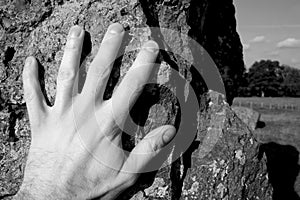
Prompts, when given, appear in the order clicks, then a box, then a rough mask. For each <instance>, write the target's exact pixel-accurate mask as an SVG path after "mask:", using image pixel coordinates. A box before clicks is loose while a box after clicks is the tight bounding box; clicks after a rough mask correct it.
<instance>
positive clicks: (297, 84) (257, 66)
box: [238, 60, 300, 97]
mask: <svg viewBox="0 0 300 200" xmlns="http://www.w3.org/2000/svg"><path fill="white" fill-rule="evenodd" d="M238 96H240V97H250V96H257V97H300V70H299V69H296V68H292V67H290V66H287V65H280V63H279V62H278V61H271V60H261V61H259V62H255V63H254V64H253V65H252V66H251V67H250V68H249V70H247V71H245V72H244V74H243V77H242V78H241V80H240V87H239V89H238Z"/></svg>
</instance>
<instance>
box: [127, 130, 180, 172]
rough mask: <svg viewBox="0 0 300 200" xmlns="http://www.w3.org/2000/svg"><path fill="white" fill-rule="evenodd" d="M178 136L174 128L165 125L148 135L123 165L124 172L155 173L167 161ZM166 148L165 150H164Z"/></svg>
mask: <svg viewBox="0 0 300 200" xmlns="http://www.w3.org/2000/svg"><path fill="white" fill-rule="evenodd" d="M175 135H176V129H175V127H174V126H171V125H165V126H161V127H158V128H156V129H154V130H153V131H151V132H150V133H148V134H147V135H146V136H145V137H144V138H143V139H142V140H141V141H140V142H139V143H138V144H137V145H136V147H135V148H134V149H133V150H132V151H131V153H130V154H129V157H128V159H127V160H126V162H125V163H124V165H123V168H122V171H124V172H129V173H144V172H149V171H155V170H157V169H159V168H160V167H161V165H162V164H163V162H164V161H165V160H166V159H167V157H168V154H169V153H170V149H171V148H168V147H170V146H171V145H167V144H169V143H170V142H171V141H172V139H173V138H174V136H175ZM164 147H165V148H164Z"/></svg>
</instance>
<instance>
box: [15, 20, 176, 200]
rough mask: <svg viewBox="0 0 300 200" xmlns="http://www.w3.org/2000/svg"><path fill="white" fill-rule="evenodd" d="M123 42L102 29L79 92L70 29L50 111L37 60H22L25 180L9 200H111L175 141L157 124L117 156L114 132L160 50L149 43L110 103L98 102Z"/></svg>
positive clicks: (78, 40)
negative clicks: (27, 140) (27, 139)
mask: <svg viewBox="0 0 300 200" xmlns="http://www.w3.org/2000/svg"><path fill="white" fill-rule="evenodd" d="M123 36H124V30H123V28H122V26H121V25H120V24H113V25H111V26H110V27H109V28H108V31H107V33H106V34H105V36H104V39H103V42H102V44H101V47H100V49H99V52H98V54H97V55H96V56H95V58H94V60H93V62H92V63H91V66H90V67H89V70H88V73H87V78H86V81H85V84H84V87H83V89H82V92H81V93H80V94H78V91H77V87H76V86H77V85H78V83H77V81H78V78H77V77H78V76H77V72H78V68H79V62H80V56H81V49H82V45H83V38H84V31H83V30H82V28H80V27H79V26H75V27H72V28H71V30H70V33H69V36H68V41H67V44H66V47H65V52H64V56H63V59H62V62H61V66H60V69H59V73H58V78H57V93H56V99H55V104H54V105H53V106H52V107H49V106H47V104H46V101H45V98H44V96H43V94H42V92H41V88H40V84H39V80H38V64H37V61H36V60H35V58H33V57H29V58H27V60H26V64H25V67H24V71H23V83H24V98H25V100H26V105H27V109H28V114H29V119H30V126H31V133H32V141H31V147H30V151H29V155H28V159H27V165H26V168H25V174H24V181H23V184H22V186H21V189H20V191H19V192H18V193H17V195H16V197H15V199H90V198H99V199H114V198H116V197H117V196H118V195H119V194H120V193H121V192H122V191H123V190H125V189H126V188H128V187H129V186H131V185H133V184H134V182H135V181H136V179H137V177H138V174H139V173H141V172H143V170H144V169H145V167H146V166H147V165H148V164H152V162H154V159H155V158H156V157H158V156H160V154H161V153H162V151H161V149H162V148H163V147H164V146H165V145H166V144H168V143H169V142H170V141H171V140H172V138H173V137H174V136H175V132H176V131H175V128H174V127H173V126H170V125H166V126H162V127H159V128H157V129H155V130H153V131H151V132H150V133H149V134H148V135H147V136H146V137H145V138H144V139H143V140H142V141H141V142H140V143H138V145H137V146H136V147H135V148H134V149H133V151H132V152H131V153H130V154H129V155H128V156H126V155H125V153H124V151H123V150H122V141H121V132H122V131H121V129H120V127H119V126H120V125H122V124H123V123H124V121H125V119H126V117H127V115H128V109H129V108H130V107H131V106H132V105H133V104H134V102H135V100H136V99H137V98H138V96H139V94H140V93H141V91H142V88H143V85H144V84H146V83H147V80H148V77H149V75H150V73H151V70H152V68H153V66H154V62H155V60H156V57H157V54H158V45H157V44H156V43H155V42H153V41H148V42H147V43H146V44H145V45H144V46H143V48H142V50H141V51H140V53H139V54H138V56H137V58H136V60H135V62H134V64H133V66H132V68H131V69H130V70H129V71H128V72H127V74H126V76H125V77H124V79H123V81H122V82H121V84H120V85H119V86H118V88H117V89H116V91H115V92H114V94H113V96H112V98H111V99H109V100H105V101H104V100H103V93H104V91H105V88H106V84H107V81H108V78H109V75H110V72H111V68H112V63H113V61H114V60H115V58H116V56H117V52H118V50H119V47H120V45H121V42H122V39H123ZM126 102H129V103H128V106H129V107H128V106H127V104H126ZM121 128H122V127H121ZM156 164H157V163H156ZM159 164H160V165H161V164H162V163H159Z"/></svg>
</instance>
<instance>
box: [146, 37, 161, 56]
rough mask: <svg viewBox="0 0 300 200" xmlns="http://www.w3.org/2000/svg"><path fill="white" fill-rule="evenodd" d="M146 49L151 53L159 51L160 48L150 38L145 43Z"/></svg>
mask: <svg viewBox="0 0 300 200" xmlns="http://www.w3.org/2000/svg"><path fill="white" fill-rule="evenodd" d="M144 49H145V50H147V51H149V52H151V53H157V52H158V50H159V46H158V44H157V43H156V42H154V41H152V40H150V41H148V42H147V43H146V44H145V45H144Z"/></svg>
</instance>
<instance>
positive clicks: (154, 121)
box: [0, 0, 272, 200]
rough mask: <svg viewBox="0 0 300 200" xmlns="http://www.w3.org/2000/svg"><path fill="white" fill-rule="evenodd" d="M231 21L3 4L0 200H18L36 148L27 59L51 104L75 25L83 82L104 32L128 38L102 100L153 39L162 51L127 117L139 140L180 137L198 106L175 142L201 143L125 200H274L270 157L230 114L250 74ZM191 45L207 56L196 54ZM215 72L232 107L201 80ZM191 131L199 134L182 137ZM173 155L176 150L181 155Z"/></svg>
mask: <svg viewBox="0 0 300 200" xmlns="http://www.w3.org/2000/svg"><path fill="white" fill-rule="evenodd" d="M234 14H235V11H234V6H233V3H232V0H226V1H217V0H213V1H208V0H201V1H198V0H182V1H178V0H168V1H167V0H139V1H138V0H134V1H131V0H121V1H117V0H112V1H96V0H72V1H64V0H60V1H54V0H31V1H27V0H5V1H1V2H0V56H1V57H0V72H1V74H0V88H1V93H0V109H1V111H0V119H1V122H0V138H1V142H0V147H1V149H0V162H1V165H0V169H1V176H0V197H9V196H12V195H14V194H15V193H16V192H17V190H18V187H19V186H20V184H21V182H22V176H23V171H24V166H25V160H26V156H27V153H28V149H29V146H30V139H31V138H30V137H31V136H30V129H29V124H28V116H27V111H26V108H25V102H24V99H23V88H22V76H21V74H22V69H23V63H24V60H25V57H26V56H29V55H33V56H35V57H36V58H37V59H38V60H39V62H40V64H41V65H40V71H41V80H40V81H41V83H42V87H43V88H44V92H45V94H46V95H47V97H48V99H49V103H53V102H54V99H55V92H56V75H57V71H58V67H59V63H60V60H61V58H62V54H63V48H64V44H65V42H66V36H67V33H68V31H69V28H70V27H71V26H72V25H75V24H78V25H80V26H82V27H83V28H84V29H85V31H86V35H87V36H88V37H87V38H86V42H87V44H86V45H85V46H84V50H83V55H82V65H81V66H82V68H81V72H82V73H83V74H84V73H86V70H88V66H89V64H90V62H91V60H92V59H93V57H94V56H95V54H96V52H97V50H98V48H99V45H100V42H101V40H102V37H103V34H104V32H105V30H106V29H107V27H108V26H109V24H111V23H112V22H117V21H118V22H120V23H121V24H122V25H123V26H124V27H125V28H126V30H127V32H128V35H127V37H126V39H125V42H124V49H123V50H125V53H124V54H123V55H122V56H121V59H120V60H119V62H120V61H122V64H120V63H117V65H116V67H114V68H113V72H112V74H111V77H110V80H109V82H108V88H107V90H106V92H105V96H104V98H105V99H108V98H110V96H111V93H112V91H113V89H114V87H115V85H118V83H119V82H120V81H121V80H122V78H123V76H124V75H125V74H126V72H127V71H128V69H129V68H130V66H131V64H132V62H133V60H134V58H135V56H136V54H137V52H138V50H139V48H140V47H141V45H142V44H143V43H144V42H145V41H147V40H149V39H150V38H152V39H154V40H156V41H157V42H158V43H159V45H160V48H161V51H160V55H159V59H158V61H159V64H160V65H158V67H157V68H156V69H155V70H154V73H153V74H154V76H153V77H152V79H151V81H152V82H153V83H157V84H152V85H148V86H147V87H146V88H145V90H144V92H143V94H142V95H141V98H140V100H138V101H137V105H136V106H135V107H134V108H133V110H132V111H131V112H132V117H133V118H134V119H138V120H137V124H138V125H139V126H138V127H139V128H136V129H135V130H133V131H135V133H136V134H137V135H138V137H140V138H142V137H143V136H145V134H147V133H148V132H149V131H150V130H152V129H154V128H156V127H158V126H160V125H163V124H174V125H175V126H177V127H178V126H179V125H180V123H179V122H178V121H179V118H180V116H179V115H180V113H183V110H180V109H183V108H186V107H187V106H186V105H189V104H191V103H194V102H192V101H191V98H192V95H193V94H195V96H196V100H197V101H196V104H195V105H192V106H191V107H189V108H190V110H189V111H188V113H189V115H190V116H189V119H190V121H189V124H187V125H184V124H181V126H183V131H182V132H181V133H179V134H180V137H179V138H180V139H182V140H183V139H184V138H186V137H195V139H194V140H193V141H192V144H191V145H190V146H188V148H187V149H186V151H184V152H182V154H181V156H180V157H178V158H177V157H176V159H173V157H175V153H174V154H172V155H170V157H169V158H170V159H169V160H168V161H167V162H166V163H165V164H164V165H163V166H164V167H162V168H161V169H159V170H158V171H157V173H150V174H147V176H145V175H142V177H143V178H142V180H140V181H138V182H137V184H136V185H135V186H134V187H132V188H130V189H129V190H128V191H126V192H125V193H124V194H122V196H121V197H120V199H122V198H123V199H130V198H131V199H230V200H235V199H236V200H237V199H264V200H268V199H271V194H272V188H271V186H270V184H269V182H268V179H267V173H266V163H265V162H266V161H265V157H262V158H258V157H257V153H258V147H259V144H258V143H257V141H256V140H255V138H254V136H253V134H252V133H251V132H250V130H249V129H248V128H247V126H246V125H245V124H244V123H242V121H241V120H240V119H239V118H238V117H237V115H236V114H235V113H234V112H233V111H232V110H231V108H230V107H229V104H230V101H231V100H232V98H233V97H234V94H235V90H236V89H237V84H238V81H237V78H238V77H239V75H240V74H241V72H242V71H243V70H244V68H243V67H244V65H243V61H242V46H241V42H240V39H239V36H238V34H237V32H236V21H235V18H234ZM170 30H171V31H170ZM191 39H193V40H194V41H196V42H197V43H199V44H200V45H201V46H202V48H199V49H193V48H192V47H191V46H192V45H191V44H192V42H191ZM128 49H134V50H132V51H129V50H128ZM198 50H199V51H198ZM205 50H206V51H207V54H206V55H211V58H212V60H213V61H214V62H213V63H210V64H211V65H208V66H206V68H205V66H204V65H202V67H201V65H196V64H195V62H196V61H195V60H197V59H199V60H200V61H201V59H202V61H203V62H204V63H209V62H207V60H205V58H204V57H205V56H204V55H205ZM174 52H176V53H174ZM202 64H203V63H202ZM199 66H200V67H199ZM214 67H217V69H218V70H219V72H220V75H221V76H222V78H223V82H224V83H225V89H226V91H227V94H226V95H227V96H226V97H225V94H220V93H219V92H220V91H213V89H214V88H210V87H208V86H207V84H206V83H205V81H204V78H203V77H202V76H201V75H203V72H207V71H211V70H213V69H214ZM205 70H206V71H205ZM178 72H179V75H178ZM204 74H205V73H204ZM163 85H165V86H163ZM208 85H209V84H208ZM190 86H191V87H190ZM178 99H182V102H183V104H182V105H179V102H178V101H179V100H178ZM226 102H229V104H228V103H226ZM147 109H148V110H147ZM148 111H149V112H148ZM139 120H140V121H139ZM181 121H182V119H181ZM190 127H192V128H193V129H184V128H190ZM187 130H188V131H187ZM189 130H193V131H194V132H192V131H189ZM138 141H139V140H138V139H136V140H135V138H130V137H129V138H128V137H127V138H124V148H128V149H130V148H132V146H134V145H135V143H137V142H138ZM174 148H175V149H178V150H180V145H177V146H176V145H175V147H174ZM241 152H242V153H241ZM172 156H173V157H172ZM172 159H173V162H170V160H172ZM145 177H146V178H145Z"/></svg>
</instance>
